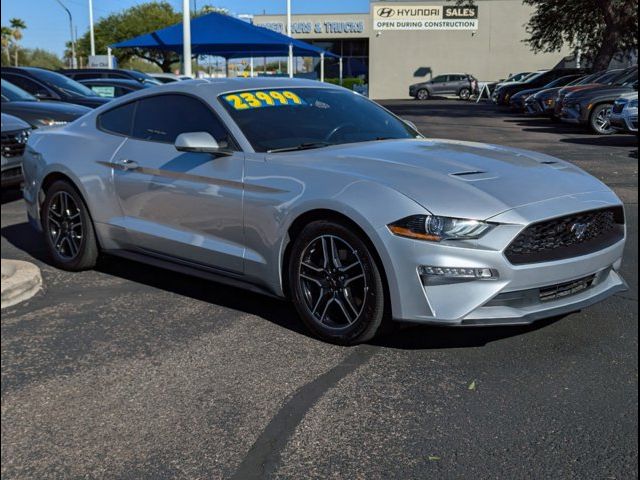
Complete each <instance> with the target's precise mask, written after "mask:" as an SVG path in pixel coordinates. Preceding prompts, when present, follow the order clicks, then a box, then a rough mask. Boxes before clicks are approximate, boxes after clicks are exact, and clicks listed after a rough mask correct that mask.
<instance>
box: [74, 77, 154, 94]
mask: <svg viewBox="0 0 640 480" xmlns="http://www.w3.org/2000/svg"><path fill="white" fill-rule="evenodd" d="M79 82H80V83H81V84H83V85H84V86H85V87H89V88H90V89H91V90H93V91H94V92H95V93H97V94H98V95H100V96H101V97H104V98H109V99H112V98H117V97H121V96H122V95H126V94H127V93H131V92H136V91H138V90H142V89H143V88H149V87H152V86H153V85H151V84H150V83H140V82H136V81H135V80H124V79H122V78H91V79H89V80H79Z"/></svg>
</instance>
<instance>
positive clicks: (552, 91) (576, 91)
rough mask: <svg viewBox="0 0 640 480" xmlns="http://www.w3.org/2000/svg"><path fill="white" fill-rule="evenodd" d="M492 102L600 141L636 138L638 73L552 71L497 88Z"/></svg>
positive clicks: (497, 86) (621, 71)
mask: <svg viewBox="0 0 640 480" xmlns="http://www.w3.org/2000/svg"><path fill="white" fill-rule="evenodd" d="M492 99H493V101H494V102H495V103H496V104H498V105H503V106H508V107H510V108H511V109H512V110H513V111H515V112H518V113H524V114H526V115H530V116H539V117H547V118H549V119H550V120H552V121H554V122H565V123H571V124H576V125H580V126H583V127H586V128H588V129H589V130H591V131H592V132H593V133H595V134H598V135H610V134H612V133H616V132H629V133H635V134H637V132H638V67H637V65H636V66H633V67H630V68H625V69H610V70H604V71H600V72H589V71H587V70H584V69H566V68H563V69H553V70H541V71H538V72H532V73H530V74H528V75H527V76H525V77H523V78H522V79H521V80H520V81H516V82H507V83H503V84H498V85H496V87H495V88H494V90H493V94H492Z"/></svg>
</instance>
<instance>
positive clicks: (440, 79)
mask: <svg viewBox="0 0 640 480" xmlns="http://www.w3.org/2000/svg"><path fill="white" fill-rule="evenodd" d="M474 85H477V80H476V79H475V78H474V77H473V75H469V74H468V73H448V74H444V75H438V76H437V77H434V78H433V79H431V80H429V81H428V82H421V83H416V84H414V85H411V86H410V87H409V95H410V96H412V97H413V98H416V99H417V100H428V99H429V98H430V97H433V96H438V95H458V96H459V97H460V98H461V99H462V100H468V99H469V97H471V95H472V94H473V93H474V88H475V87H474Z"/></svg>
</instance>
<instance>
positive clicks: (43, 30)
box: [1, 0, 369, 55]
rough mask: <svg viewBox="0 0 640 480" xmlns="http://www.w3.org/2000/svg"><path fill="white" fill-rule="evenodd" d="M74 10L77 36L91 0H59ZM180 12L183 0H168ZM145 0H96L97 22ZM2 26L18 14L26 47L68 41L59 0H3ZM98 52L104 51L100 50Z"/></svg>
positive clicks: (323, 1) (346, 7) (329, 6)
mask: <svg viewBox="0 0 640 480" xmlns="http://www.w3.org/2000/svg"><path fill="white" fill-rule="evenodd" d="M60 1H61V2H62V3H64V4H65V6H66V7H67V8H68V9H69V10H70V11H71V15H72V16H73V22H74V25H75V26H77V31H78V37H80V36H82V35H83V34H84V32H86V31H87V30H88V29H89V6H88V5H89V0H60ZM167 1H168V2H169V3H171V4H173V5H174V8H175V9H176V10H178V11H181V9H182V0H167ZM194 1H195V2H196V4H197V5H198V6H202V5H204V4H211V5H215V6H216V7H223V8H227V9H229V10H230V11H231V12H232V13H234V14H242V13H248V14H254V15H258V14H262V13H268V14H278V13H285V12H286V8H287V7H286V5H287V4H286V0H191V4H192V5H193V2H194ZM140 3H145V2H144V0H93V16H94V21H97V20H98V19H99V18H100V17H103V16H106V15H109V14H111V13H114V12H118V11H120V10H123V9H125V8H128V7H130V6H133V5H137V4H140ZM291 3H292V12H293V13H294V14H296V13H364V12H368V10H369V0H292V1H291ZM1 5H2V25H8V24H9V19H10V18H14V17H18V18H21V19H22V20H24V21H25V23H26V24H27V29H26V30H25V31H24V33H23V35H24V38H23V40H22V42H21V43H22V45H23V46H24V47H26V48H44V49H45V50H49V51H52V52H55V53H57V54H58V55H62V53H63V52H64V44H65V42H67V41H68V40H69V37H70V33H69V18H68V16H67V14H66V13H65V11H64V10H63V9H62V7H61V6H60V5H59V4H58V3H57V1H56V0H2V3H1ZM97 53H98V54H100V53H103V52H97Z"/></svg>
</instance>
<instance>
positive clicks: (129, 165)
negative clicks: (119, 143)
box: [113, 158, 138, 172]
mask: <svg viewBox="0 0 640 480" xmlns="http://www.w3.org/2000/svg"><path fill="white" fill-rule="evenodd" d="M113 166H114V167H115V168H118V169H120V170H124V171H125V172H126V171H129V170H135V169H137V168H138V164H137V163H136V162H134V161H133V160H129V159H127V158H123V159H121V160H116V161H115V162H113Z"/></svg>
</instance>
